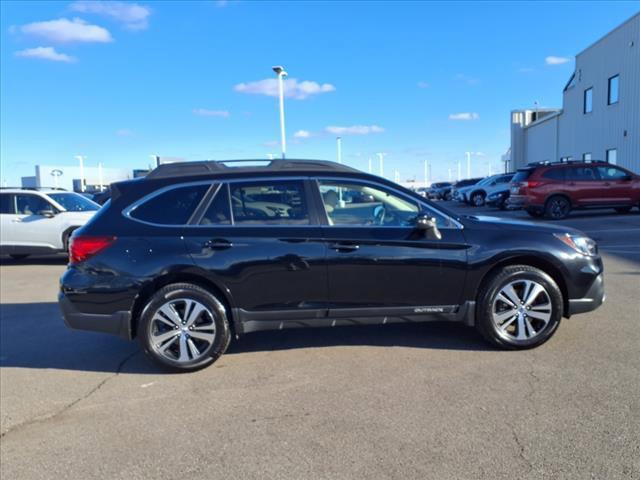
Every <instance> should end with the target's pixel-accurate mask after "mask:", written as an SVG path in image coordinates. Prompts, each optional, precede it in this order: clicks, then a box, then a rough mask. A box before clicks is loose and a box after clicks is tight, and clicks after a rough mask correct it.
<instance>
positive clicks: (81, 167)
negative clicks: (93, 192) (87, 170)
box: [76, 155, 86, 192]
mask: <svg viewBox="0 0 640 480" xmlns="http://www.w3.org/2000/svg"><path fill="white" fill-rule="evenodd" d="M85 158H86V157H85V156H83V155H76V160H78V162H80V191H81V192H84V159H85Z"/></svg>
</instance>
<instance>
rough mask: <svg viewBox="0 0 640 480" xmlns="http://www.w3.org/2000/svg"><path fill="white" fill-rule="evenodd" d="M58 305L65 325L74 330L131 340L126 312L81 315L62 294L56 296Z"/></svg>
mask: <svg viewBox="0 0 640 480" xmlns="http://www.w3.org/2000/svg"><path fill="white" fill-rule="evenodd" d="M58 305H60V310H62V318H63V319H64V323H65V325H67V327H69V328H73V329H76V330H88V331H92V332H100V333H109V334H111V335H118V336H119V337H122V338H124V339H127V340H130V339H131V313H130V312H127V311H119V312H114V313H112V314H97V313H83V312H80V311H78V309H77V308H76V307H75V306H74V305H73V303H71V301H70V300H69V298H68V297H67V296H65V294H64V293H63V292H60V293H59V294H58Z"/></svg>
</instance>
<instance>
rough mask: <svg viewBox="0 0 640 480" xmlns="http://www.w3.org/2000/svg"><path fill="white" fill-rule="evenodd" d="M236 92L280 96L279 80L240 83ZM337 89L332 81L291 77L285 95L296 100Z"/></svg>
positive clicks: (287, 80)
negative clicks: (313, 80) (314, 80)
mask: <svg viewBox="0 0 640 480" xmlns="http://www.w3.org/2000/svg"><path fill="white" fill-rule="evenodd" d="M233 89H234V90H235V91H236V92H240V93H250V94H254V95H267V96H269V97H277V96H278V94H279V93H278V80H277V79H275V78H265V79H264V80H258V81H256V82H246V83H244V82H243V83H239V84H237V85H236V86H234V87H233ZM335 89H336V87H334V86H333V85H331V84H330V83H322V84H320V83H318V82H312V81H309V80H304V81H302V82H298V80H297V79H295V78H291V79H286V80H285V81H284V96H285V97H289V98H294V99H296V100H304V99H305V98H308V97H310V96H312V95H319V94H321V93H328V92H333V91H334V90H335Z"/></svg>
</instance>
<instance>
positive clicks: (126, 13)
mask: <svg viewBox="0 0 640 480" xmlns="http://www.w3.org/2000/svg"><path fill="white" fill-rule="evenodd" d="M69 8H70V9H71V10H73V11H74V12H82V13H95V14H97V15H103V16H105V17H109V18H112V19H113V20H116V21H118V22H120V23H123V24H124V26H125V27H126V28H128V29H129V30H144V29H145V28H147V27H148V26H149V19H148V17H149V16H150V15H151V9H150V8H149V7H145V6H144V5H139V4H137V3H125V2H106V1H100V0H79V1H77V2H73V3H72V4H71V5H70V7H69Z"/></svg>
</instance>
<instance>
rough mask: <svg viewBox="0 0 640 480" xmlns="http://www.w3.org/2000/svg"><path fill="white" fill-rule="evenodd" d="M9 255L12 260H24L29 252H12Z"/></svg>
mask: <svg viewBox="0 0 640 480" xmlns="http://www.w3.org/2000/svg"><path fill="white" fill-rule="evenodd" d="M9 256H10V257H11V258H13V259H14V260H24V259H25V258H27V257H28V256H29V254H28V253H12V254H10V255H9Z"/></svg>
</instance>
